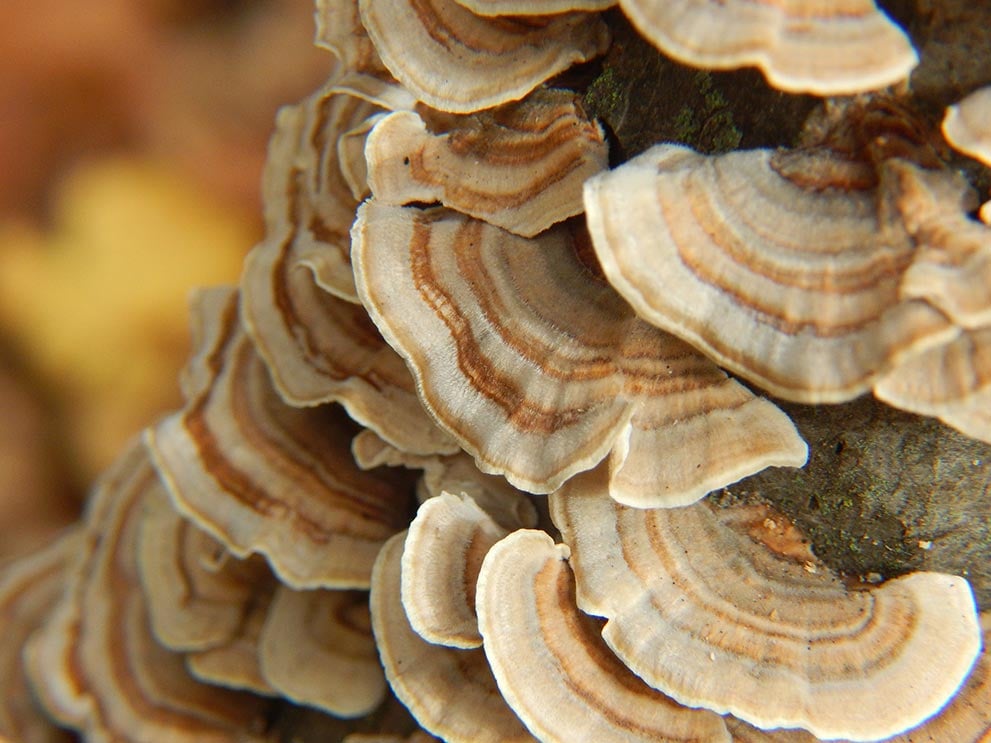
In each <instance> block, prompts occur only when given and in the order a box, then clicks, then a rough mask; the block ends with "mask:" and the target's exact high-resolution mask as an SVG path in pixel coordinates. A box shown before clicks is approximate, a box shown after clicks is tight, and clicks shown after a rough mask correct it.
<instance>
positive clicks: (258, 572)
mask: <svg viewBox="0 0 991 743" xmlns="http://www.w3.org/2000/svg"><path fill="white" fill-rule="evenodd" d="M144 511H145V512H144V514H143V516H142V518H141V524H140V526H139V527H138V528H139V530H140V535H139V538H138V547H137V549H138V553H137V559H138V572H139V575H140V577H141V584H142V587H143V589H144V595H145V601H146V603H147V605H148V614H149V617H150V620H151V625H152V629H153V630H154V632H155V637H156V638H157V639H158V641H159V642H160V643H162V644H163V645H165V646H166V647H168V648H171V649H172V650H203V649H206V648H211V647H216V646H218V645H222V644H224V643H226V642H227V641H228V640H230V639H231V638H232V637H233V636H234V635H235V633H236V632H237V630H238V627H239V626H240V625H241V623H242V622H243V621H244V618H245V615H246V614H247V612H248V610H249V608H250V603H251V601H252V598H253V597H254V596H255V595H256V594H258V593H267V592H269V591H271V583H272V582H273V580H274V579H273V578H272V574H271V572H270V571H269V569H268V565H267V564H266V563H265V561H264V560H263V559H262V558H260V557H257V556H254V557H251V558H248V559H247V560H237V559H235V558H234V557H232V556H231V555H230V553H228V552H227V548H226V547H225V546H224V545H223V544H222V543H220V542H218V541H217V540H216V539H214V538H213V537H212V536H210V535H209V534H207V533H206V532H205V531H203V530H202V529H197V528H196V527H195V526H194V525H193V524H192V523H191V522H189V521H187V520H186V519H184V518H183V517H182V516H180V515H179V513H178V511H176V510H175V508H174V507H173V506H172V502H171V501H170V500H169V497H168V495H167V494H166V493H165V491H164V490H162V489H155V491H152V492H149V493H148V495H147V496H146V497H145V502H144Z"/></svg>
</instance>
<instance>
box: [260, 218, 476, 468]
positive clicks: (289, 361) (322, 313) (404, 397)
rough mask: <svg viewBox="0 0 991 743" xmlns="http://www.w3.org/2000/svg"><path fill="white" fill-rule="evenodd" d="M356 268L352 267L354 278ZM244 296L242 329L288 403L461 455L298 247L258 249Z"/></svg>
mask: <svg viewBox="0 0 991 743" xmlns="http://www.w3.org/2000/svg"><path fill="white" fill-rule="evenodd" d="M346 229H350V221H349V222H348V223H347V227H346ZM348 260H349V261H350V241H348ZM350 270H351V269H350V263H349V264H348V274H349V276H350ZM241 292H242V296H243V309H242V316H243V319H244V324H245V326H246V328H247V329H248V330H249V332H250V334H251V336H252V339H253V340H254V342H255V347H256V348H257V349H258V352H259V354H260V355H261V356H262V357H264V359H265V361H266V364H267V366H268V368H269V371H270V372H271V375H272V381H273V383H274V385H275V386H276V388H277V389H278V391H279V394H280V395H281V396H282V398H283V399H284V400H285V401H286V402H287V403H288V404H290V405H293V406H297V407H301V406H312V405H317V404H320V403H326V402H339V403H340V404H341V405H343V406H344V407H345V409H347V411H348V414H349V415H350V416H351V417H352V418H353V419H354V420H356V421H358V422H359V423H361V424H363V425H365V426H368V427H369V428H371V429H373V430H374V431H375V432H376V433H377V434H378V435H379V436H381V437H383V438H384V439H385V440H387V441H388V442H389V443H391V444H393V445H394V446H396V447H397V448H399V449H401V450H403V451H407V452H410V453H413V454H433V453H448V454H450V453H453V452H455V451H458V445H457V443H456V442H455V441H454V439H452V438H451V437H450V436H449V435H448V434H447V433H445V432H444V431H442V430H441V429H440V428H438V427H437V425H436V424H435V423H434V422H433V419H432V418H431V417H430V414H429V413H427V411H426V410H424V408H423V406H422V405H421V404H420V400H419V398H418V397H417V395H416V385H415V383H414V381H413V377H412V375H411V374H410V373H409V370H408V369H407V368H406V365H405V364H404V363H403V360H402V358H401V357H400V356H399V355H398V354H397V353H396V352H395V351H394V350H392V348H391V347H390V346H389V345H388V344H387V343H386V342H385V341H384V340H383V339H382V337H381V336H380V335H379V333H378V330H377V329H376V328H375V325H374V323H372V321H371V320H370V319H369V318H368V313H366V312H365V310H364V308H363V307H362V306H361V305H359V304H352V303H350V302H347V301H344V300H343V299H339V298H338V297H335V296H332V295H331V294H330V293H328V292H326V291H324V290H323V288H321V287H320V286H318V285H317V283H316V280H315V277H314V274H313V267H312V264H311V263H310V262H309V260H308V259H307V256H306V254H305V253H303V252H301V249H300V248H299V247H298V246H297V245H296V244H295V243H294V242H292V241H284V242H281V243H276V242H271V241H266V242H264V243H262V244H260V245H258V246H257V247H255V249H254V250H253V251H252V252H251V254H250V255H249V256H248V258H247V260H246V262H245V269H244V274H243V275H242V277H241Z"/></svg>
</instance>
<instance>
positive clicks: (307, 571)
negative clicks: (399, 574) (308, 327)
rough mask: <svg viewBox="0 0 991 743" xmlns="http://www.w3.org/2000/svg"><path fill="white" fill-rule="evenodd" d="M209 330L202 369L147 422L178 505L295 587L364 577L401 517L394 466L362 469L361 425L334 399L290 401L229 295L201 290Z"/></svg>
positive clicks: (354, 582)
mask: <svg viewBox="0 0 991 743" xmlns="http://www.w3.org/2000/svg"><path fill="white" fill-rule="evenodd" d="M202 296H203V298H204V302H203V305H202V310H203V311H204V312H205V313H207V314H208V315H209V317H210V319H209V320H208V321H207V322H205V323H203V324H204V325H206V326H208V327H209V329H210V332H208V333H207V334H206V337H205V338H204V341H205V345H204V347H203V348H202V349H200V350H199V352H198V354H197V356H196V357H195V358H194V359H193V362H192V363H193V364H194V365H195V364H206V366H207V369H208V373H199V372H194V373H193V374H191V375H190V377H196V378H202V379H208V380H209V382H210V383H209V386H207V387H206V388H204V389H201V390H197V391H196V395H195V396H194V397H193V398H191V400H190V401H189V404H188V405H187V407H186V408H185V410H183V411H182V412H180V413H176V414H174V415H172V416H169V417H168V418H166V419H165V420H164V421H162V422H161V423H159V424H158V425H157V426H155V427H154V429H151V430H150V431H149V432H148V435H147V440H148V442H149V445H150V447H151V449H152V451H153V454H154V458H155V464H156V466H157V467H158V469H159V471H160V472H161V474H162V476H163V479H164V480H165V482H166V483H167V485H168V488H169V492H170V494H171V495H172V498H173V502H174V503H175V504H176V507H177V508H178V509H179V510H180V512H182V513H183V514H184V515H185V516H187V517H188V518H190V519H192V520H193V521H194V522H195V523H196V524H197V525H198V526H200V527H202V528H204V529H206V530H207V531H208V532H210V533H211V534H213V535H214V536H215V537H216V538H218V539H220V541H222V542H223V543H224V544H226V545H227V546H228V548H229V549H230V550H231V551H232V552H233V553H234V554H236V555H239V556H245V555H247V554H249V553H251V552H261V553H262V554H264V555H265V556H266V557H267V558H268V561H269V563H270V564H271V565H272V567H273V568H274V569H275V572H276V573H278V575H279V577H280V578H281V579H282V580H283V582H286V583H289V584H290V585H293V586H294V587H297V588H312V587H340V588H367V587H368V581H369V578H370V575H371V567H372V564H373V562H374V561H375V555H376V554H377V552H378V549H379V547H380V546H381V544H382V543H383V542H384V541H385V539H386V538H387V537H388V536H389V535H390V534H392V533H394V532H395V531H396V529H398V528H400V527H401V526H402V525H403V524H404V523H405V520H406V516H407V508H408V506H409V500H410V495H411V493H410V490H411V489H410V488H409V485H408V483H407V482H406V481H405V479H404V478H403V477H402V476H401V475H402V473H400V472H398V471H386V472H375V473H372V472H364V471H362V470H360V469H359V468H358V467H357V466H356V465H355V464H354V461H353V460H352V458H351V452H350V441H351V438H352V437H353V436H354V434H355V433H356V431H357V429H356V427H354V426H353V425H352V424H351V422H350V421H349V420H348V419H347V417H346V416H345V415H344V413H343V411H341V410H340V409H338V408H335V407H333V406H326V407H321V408H313V409H304V410H300V409H297V408H291V407H289V406H287V405H285V403H283V402H282V400H281V399H280V398H279V396H278V395H277V394H276V393H275V391H274V390H273V389H272V385H271V381H270V379H269V376H268V372H267V370H266V368H265V365H264V363H263V362H262V361H261V359H260V358H258V356H257V354H256V353H255V352H254V349H253V348H252V346H251V343H250V342H249V341H248V339H247V336H246V335H245V334H244V332H243V331H242V330H241V329H240V325H239V323H238V308H237V297H236V294H235V293H233V292H229V291H224V290H215V291H214V292H212V293H207V294H205V295H202Z"/></svg>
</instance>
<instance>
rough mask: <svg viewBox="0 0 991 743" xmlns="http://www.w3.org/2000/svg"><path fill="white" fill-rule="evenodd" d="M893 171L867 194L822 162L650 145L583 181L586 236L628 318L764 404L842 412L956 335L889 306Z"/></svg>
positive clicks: (898, 255)
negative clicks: (630, 309)
mask: <svg viewBox="0 0 991 743" xmlns="http://www.w3.org/2000/svg"><path fill="white" fill-rule="evenodd" d="M792 157H800V158H801V163H802V164H803V167H802V168H801V170H800V172H797V173H796V172H793V169H792V168H791V167H790V165H791V163H790V162H789V160H790V159H791V158H792ZM894 167H897V164H893V165H892V168H894ZM892 168H888V169H887V170H886V169H885V168H884V166H882V170H881V175H880V181H879V182H878V183H877V185H876V186H873V187H872V186H871V182H870V181H867V182H866V183H861V182H859V181H857V180H853V181H851V180H850V178H851V175H852V174H851V171H850V168H849V167H848V166H847V164H846V162H845V161H843V160H840V159H838V158H836V157H835V156H833V155H830V154H829V153H827V152H824V151H823V152H819V153H813V154H811V155H807V154H805V153H797V154H796V155H795V156H793V155H791V154H789V153H773V152H771V151H769V150H750V151H737V152H731V153H728V154H726V155H720V156H712V157H707V156H704V155H700V154H698V153H696V152H693V151H692V150H689V149H687V148H685V147H681V146H678V145H657V146H655V147H653V148H652V149H650V150H649V151H647V152H645V153H644V154H643V155H641V156H639V157H637V158H635V159H633V160H630V161H629V162H627V163H626V164H624V165H623V166H621V167H620V168H618V169H616V170H614V171H610V172H608V173H603V174H600V175H598V176H595V177H593V178H592V179H590V180H589V181H588V182H587V183H586V184H585V207H586V213H587V218H588V223H589V231H590V232H591V235H592V242H593V243H594V245H595V250H596V253H597V255H598V256H599V260H600V261H601V263H602V267H603V270H604V271H605V273H606V276H607V277H608V278H609V281H610V282H611V283H612V284H613V286H615V287H616V288H617V290H618V291H619V292H620V293H621V294H622V295H623V296H624V297H625V298H626V299H627V301H629V302H630V303H631V304H632V305H633V306H634V307H635V308H636V310H637V312H638V313H639V314H640V315H641V316H642V317H644V318H646V319H647V320H649V321H650V322H652V323H654V324H655V325H657V326H658V327H661V328H664V329H665V330H667V331H669V332H672V333H674V334H675V335H678V336H679V337H681V338H684V339H685V340H687V341H688V342H689V343H691V344H692V345H693V346H695V347H696V348H698V349H700V350H701V351H703V352H704V353H705V354H706V355H708V356H710V357H711V358H713V359H714V360H715V361H716V362H717V363H718V364H720V365H721V366H724V367H726V368H728V369H730V370H731V371H733V372H735V373H737V374H740V375H741V376H742V377H744V378H746V379H748V380H750V381H752V382H754V383H755V384H758V385H759V386H761V387H762V388H764V389H766V390H768V391H769V392H771V393H772V394H775V395H778V396H780V397H783V398H786V399H789V400H793V401H796V402H804V403H823V402H841V401H844V400H849V399H852V398H853V397H856V396H857V395H859V394H861V393H863V392H866V391H867V390H869V389H870V388H871V385H872V384H873V382H874V381H875V380H876V379H877V378H878V377H879V376H881V375H882V374H883V373H884V372H886V371H888V370H889V369H891V368H893V367H894V366H895V365H897V363H899V362H900V361H902V360H903V359H905V358H908V357H909V356H911V355H912V354H914V353H918V352H920V351H922V350H924V349H925V348H929V347H932V346H935V345H938V344H939V343H941V342H943V341H945V340H948V339H949V338H951V337H952V336H953V335H954V334H955V331H954V328H953V327H952V325H951V323H950V322H949V321H948V320H947V318H946V317H945V316H944V314H943V313H942V312H940V311H939V310H937V309H936V308H934V307H932V306H930V305H929V304H928V303H926V302H923V301H920V300H915V301H912V300H903V299H902V298H901V296H900V294H899V289H900V282H901V278H902V276H903V274H904V273H905V271H906V270H907V269H908V268H909V266H910V264H911V262H912V260H913V258H914V256H915V247H916V246H915V244H914V242H913V240H912V239H911V236H910V235H909V234H908V232H907V230H906V227H905V225H904V224H903V221H902V215H901V214H900V213H899V212H898V210H897V209H895V208H892V206H891V204H890V202H891V201H892V200H895V199H897V196H898V192H897V188H898V186H899V183H900V179H899V178H897V177H894V176H893V172H892ZM947 175H948V177H951V178H952V177H953V176H952V174H947ZM642 236H647V237H642ZM658 277H664V278H663V281H662V280H661V279H659V278H658Z"/></svg>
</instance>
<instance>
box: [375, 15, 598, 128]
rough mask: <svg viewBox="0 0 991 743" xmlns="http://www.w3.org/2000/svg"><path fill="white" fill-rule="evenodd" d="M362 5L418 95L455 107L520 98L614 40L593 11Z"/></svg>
mask: <svg viewBox="0 0 991 743" xmlns="http://www.w3.org/2000/svg"><path fill="white" fill-rule="evenodd" d="M358 6H359V8H360V9H361V21H362V24H363V25H364V27H365V29H367V31H368V35H369V36H370V37H371V39H372V41H373V42H374V44H375V48H376V50H378V53H379V56H380V57H381V58H382V61H383V62H384V63H385V66H386V67H387V68H389V71H390V72H391V73H392V74H393V75H394V76H395V77H396V79H397V80H399V81H400V82H401V83H402V84H403V85H404V86H405V87H406V89H407V90H409V91H410V92H411V93H412V94H413V95H414V96H415V97H416V99H417V100H419V101H422V102H423V103H426V104H427V105H428V106H430V107H432V108H436V109H437V110H439V111H449V112H451V113H471V112H473V111H481V110H482V109H486V108H492V107H493V106H498V105H499V104H501V103H507V102H509V101H515V100H518V99H520V98H522V97H523V96H525V95H526V94H527V93H529V92H530V91H531V90H533V89H534V88H536V87H537V86H538V85H540V84H541V83H542V82H544V81H545V80H548V79H550V78H551V77H553V76H554V75H556V74H558V73H559V72H562V71H564V70H566V69H567V68H568V67H570V66H571V65H573V64H575V63H576V62H585V61H587V60H589V59H591V58H592V57H595V56H596V55H598V54H601V53H602V52H604V51H605V49H606V46H607V45H608V43H609V32H608V31H607V30H606V26H605V24H604V23H603V22H602V20H601V19H600V18H599V17H598V15H597V14H594V13H563V14H558V15H550V16H528V17H513V16H508V17H500V18H486V17H483V16H478V15H475V14H474V13H472V12H471V11H469V10H467V9H466V8H464V7H462V6H461V5H459V4H458V3H457V2H455V0H418V1H417V2H414V1H413V0H359V3H358Z"/></svg>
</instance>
